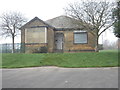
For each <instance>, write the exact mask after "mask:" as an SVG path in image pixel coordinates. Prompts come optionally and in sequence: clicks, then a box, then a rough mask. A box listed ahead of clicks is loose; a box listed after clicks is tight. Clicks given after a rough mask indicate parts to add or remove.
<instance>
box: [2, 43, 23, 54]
mask: <svg viewBox="0 0 120 90" xmlns="http://www.w3.org/2000/svg"><path fill="white" fill-rule="evenodd" d="M0 48H1V49H2V50H1V51H0V53H12V43H5V44H0ZM23 50H24V49H23V47H22V44H21V43H15V53H21V52H23Z"/></svg>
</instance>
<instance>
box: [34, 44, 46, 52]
mask: <svg viewBox="0 0 120 90" xmlns="http://www.w3.org/2000/svg"><path fill="white" fill-rule="evenodd" d="M47 52H48V50H47V47H46V46H43V47H40V48H38V49H34V50H33V53H47Z"/></svg>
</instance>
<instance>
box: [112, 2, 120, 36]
mask: <svg viewBox="0 0 120 90" xmlns="http://www.w3.org/2000/svg"><path fill="white" fill-rule="evenodd" d="M117 5H118V6H117V8H115V10H114V12H113V18H114V19H117V22H116V23H115V24H114V34H115V36H116V37H118V38H120V1H119V2H117Z"/></svg>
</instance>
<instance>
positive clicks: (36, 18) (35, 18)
mask: <svg viewBox="0 0 120 90" xmlns="http://www.w3.org/2000/svg"><path fill="white" fill-rule="evenodd" d="M35 20H39V21H40V22H42V23H43V24H45V25H46V26H48V27H52V26H51V25H49V24H47V23H46V22H44V21H43V20H41V19H39V18H38V17H34V18H33V19H32V20H30V21H29V22H27V23H26V24H25V25H23V26H22V27H21V28H20V29H23V28H25V27H26V26H27V25H29V24H30V23H32V22H34V21H35ZM37 27H39V26H37ZM52 28H53V27H52Z"/></svg>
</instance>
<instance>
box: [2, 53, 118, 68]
mask: <svg viewBox="0 0 120 90" xmlns="http://www.w3.org/2000/svg"><path fill="white" fill-rule="evenodd" d="M38 66H59V67H73V68H77V67H115V66H118V53H117V51H100V52H99V53H95V52H92V53H49V54H3V56H2V67H3V68H20V67H38Z"/></svg>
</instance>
